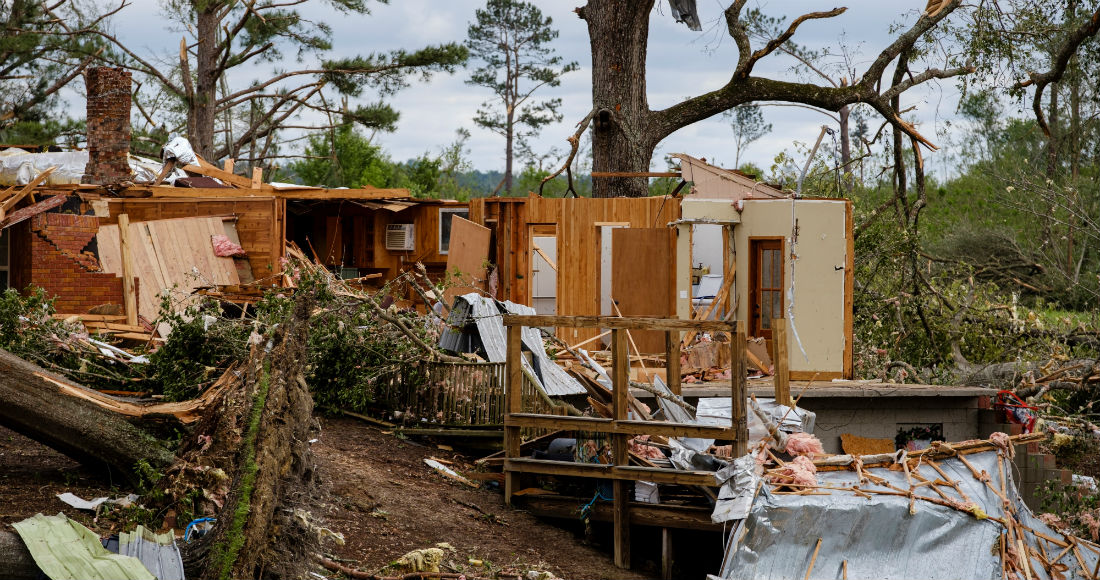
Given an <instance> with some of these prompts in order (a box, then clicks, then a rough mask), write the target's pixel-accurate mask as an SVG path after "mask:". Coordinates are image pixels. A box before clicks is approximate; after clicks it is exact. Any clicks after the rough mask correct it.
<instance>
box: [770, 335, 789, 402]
mask: <svg viewBox="0 0 1100 580" xmlns="http://www.w3.org/2000/svg"><path fill="white" fill-rule="evenodd" d="M772 352H774V353H775V361H773V362H775V377H773V381H774V383H773V384H774V385H775V402H776V403H779V404H780V405H787V406H788V407H789V406H791V405H792V401H791V374H790V365H789V361H788V357H787V319H785V318H776V319H774V320H772Z"/></svg>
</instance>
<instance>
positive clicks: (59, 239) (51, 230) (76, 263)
mask: <svg viewBox="0 0 1100 580" xmlns="http://www.w3.org/2000/svg"><path fill="white" fill-rule="evenodd" d="M29 229H30V232H29V237H30V244H29V245H30V252H29V254H30V260H29V264H28V265H29V273H30V275H29V280H26V284H33V285H35V286H40V287H42V288H43V289H44V290H45V291H46V294H47V295H48V296H52V297H55V298H56V300H55V301H54V307H55V308H56V309H57V312H62V313H84V312H87V311H88V310H90V309H91V308H93V307H95V306H99V305H101V304H122V278H120V277H118V276H116V275H114V274H110V273H107V272H102V271H100V266H99V260H98V258H97V257H96V254H95V250H94V248H95V244H94V240H95V235H96V233H97V232H98V231H99V219H98V218H96V217H95V216H82V215H71V214H60V213H45V214H39V215H37V216H35V217H33V218H31V222H30V228H29Z"/></svg>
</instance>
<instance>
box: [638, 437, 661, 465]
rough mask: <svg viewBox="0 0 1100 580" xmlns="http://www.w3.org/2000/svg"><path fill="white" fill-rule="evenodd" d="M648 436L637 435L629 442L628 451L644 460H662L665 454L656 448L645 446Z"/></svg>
mask: <svg viewBox="0 0 1100 580" xmlns="http://www.w3.org/2000/svg"><path fill="white" fill-rule="evenodd" d="M648 441H649V435H638V436H637V437H635V438H633V439H631V440H630V451H632V452H633V453H635V454H636V455H638V456H639V457H644V458H646V459H664V458H665V454H664V452H662V451H661V450H660V449H658V448H657V447H654V446H652V445H647V442H648Z"/></svg>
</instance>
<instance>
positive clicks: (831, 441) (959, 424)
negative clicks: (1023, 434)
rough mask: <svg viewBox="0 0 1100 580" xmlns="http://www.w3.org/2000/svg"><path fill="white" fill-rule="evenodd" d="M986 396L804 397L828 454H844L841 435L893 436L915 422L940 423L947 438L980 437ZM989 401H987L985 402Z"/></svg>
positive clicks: (803, 401)
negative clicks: (979, 429)
mask: <svg viewBox="0 0 1100 580" xmlns="http://www.w3.org/2000/svg"><path fill="white" fill-rule="evenodd" d="M982 399H987V397H973V396H960V397H948V396H940V397H836V396H830V397H814V398H810V397H803V398H802V400H801V401H799V406H800V407H804V408H806V409H809V410H810V411H813V412H814V413H817V422H816V424H815V426H814V434H815V435H817V437H818V439H820V440H821V443H822V445H823V446H824V448H825V451H826V452H827V453H841V447H840V436H841V434H843V433H850V434H852V435H858V436H860V437H870V438H874V439H890V440H891V441H892V440H893V439H894V437H895V436H896V435H897V434H898V429H899V428H904V427H907V426H910V425H912V424H924V425H927V424H934V423H937V424H940V425H942V426H943V435H944V438H946V439H947V440H948V441H965V440H967V439H975V438H977V437H978V411H979V409H980V408H981V406H982V405H983V401H982ZM984 404H988V402H987V401H986V402H984Z"/></svg>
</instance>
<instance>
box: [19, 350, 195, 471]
mask: <svg viewBox="0 0 1100 580" xmlns="http://www.w3.org/2000/svg"><path fill="white" fill-rule="evenodd" d="M0 401H3V403H4V404H3V405H0V425H3V426H4V427H7V428H9V429H11V430H12V431H16V432H18V433H20V434H22V435H25V436H27V437H29V438H31V439H34V440H35V441H38V442H40V443H43V444H45V445H48V446H49V447H52V448H53V449H56V450H57V451H59V452H61V453H64V454H65V455H67V456H69V457H71V458H73V459H75V460H77V461H80V462H81V463H83V464H85V465H87V466H88V467H91V468H93V469H107V470H108V471H109V472H110V475H111V476H112V477H114V478H116V479H117V478H122V479H125V480H127V481H129V482H131V483H139V481H138V480H139V476H138V474H137V472H136V471H135V467H136V466H138V465H145V466H148V467H150V468H152V469H154V470H159V469H161V468H163V467H166V466H167V465H169V464H171V463H172V461H173V459H174V458H175V454H173V453H172V452H171V451H170V450H169V449H168V448H167V447H166V446H165V445H164V444H163V443H162V442H160V441H158V440H157V439H156V438H155V437H153V436H152V435H150V434H149V433H147V432H146V431H144V430H142V429H141V428H139V427H137V426H135V425H133V424H131V423H130V422H129V421H127V415H126V413H125V412H123V411H121V410H120V409H126V410H130V411H132V410H133V409H132V408H131V407H132V404H129V403H123V402H121V401H118V400H116V399H113V398H111V397H108V396H106V395H103V394H101V393H99V392H96V391H94V390H92V389H89V388H87V387H84V386H82V385H79V384H77V383H74V382H72V381H70V380H68V379H65V378H64V377H61V376H59V375H55V374H53V373H51V372H49V371H46V370H44V369H42V368H41V367H38V366H35V365H33V364H31V363H29V362H27V361H25V360H23V359H21V358H19V357H17V356H15V355H13V354H11V353H9V352H8V351H5V350H0ZM130 417H131V418H135V417H136V416H134V415H130Z"/></svg>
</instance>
